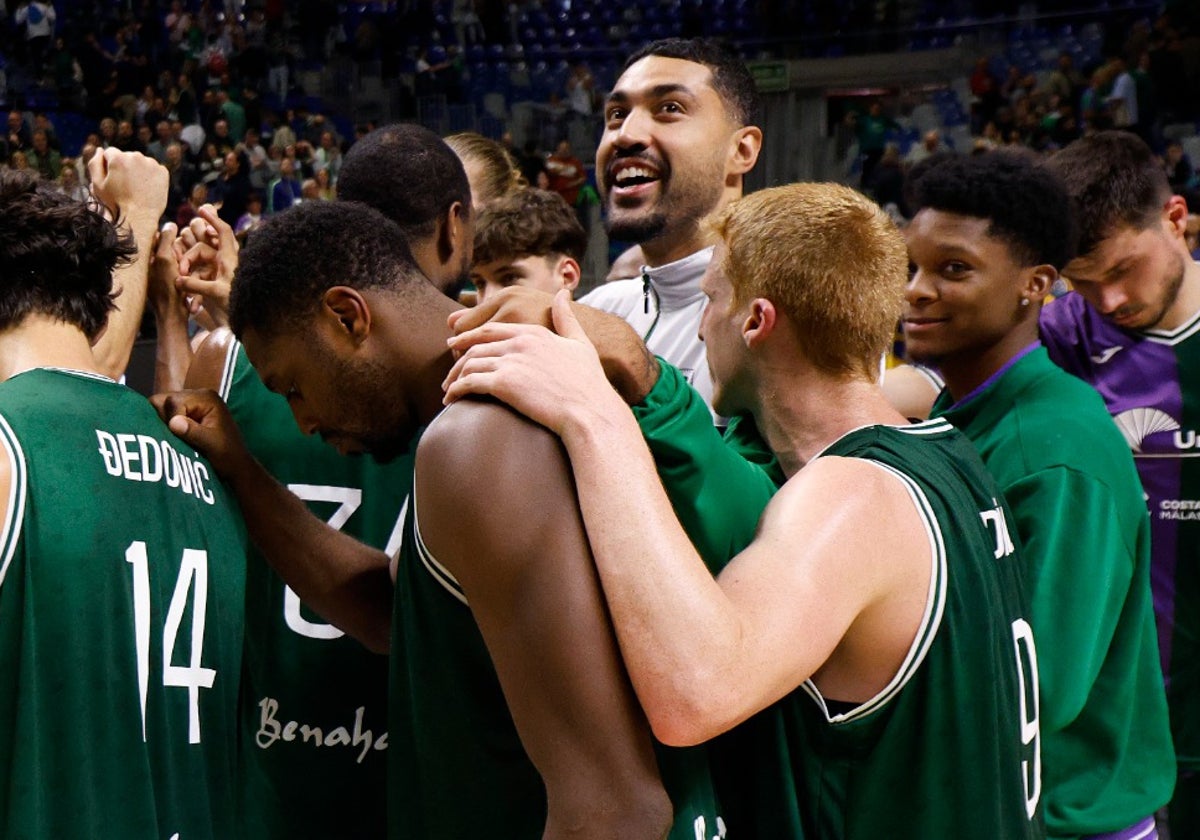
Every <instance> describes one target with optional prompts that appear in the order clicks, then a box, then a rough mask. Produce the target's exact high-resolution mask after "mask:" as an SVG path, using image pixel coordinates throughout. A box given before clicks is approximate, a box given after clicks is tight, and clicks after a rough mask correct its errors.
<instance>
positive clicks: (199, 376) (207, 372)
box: [184, 327, 237, 391]
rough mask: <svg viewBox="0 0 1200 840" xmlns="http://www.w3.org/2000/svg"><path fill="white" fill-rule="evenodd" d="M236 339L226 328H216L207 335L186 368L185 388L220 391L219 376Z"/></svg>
mask: <svg viewBox="0 0 1200 840" xmlns="http://www.w3.org/2000/svg"><path fill="white" fill-rule="evenodd" d="M236 341H237V339H236V338H234V336H233V332H232V331H231V330H230V329H229V328H228V327H218V328H217V329H215V330H213V331H212V332H210V333H209V334H208V338H206V339H205V340H204V341H203V343H201V344H200V346H199V347H197V348H196V352H195V354H194V355H193V356H192V363H191V365H190V366H189V367H188V372H187V378H186V379H185V380H184V387H185V388H209V389H211V390H213V391H218V390H220V387H221V376H222V374H223V373H224V371H225V362H226V360H227V359H228V358H229V352H230V350H231V349H232V347H233V345H234V344H235V343H236Z"/></svg>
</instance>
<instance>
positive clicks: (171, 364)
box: [146, 222, 192, 393]
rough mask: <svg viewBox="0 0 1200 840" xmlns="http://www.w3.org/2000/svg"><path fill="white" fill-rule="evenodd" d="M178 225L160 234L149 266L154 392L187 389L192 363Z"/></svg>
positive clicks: (148, 293) (148, 286) (169, 223)
mask: <svg viewBox="0 0 1200 840" xmlns="http://www.w3.org/2000/svg"><path fill="white" fill-rule="evenodd" d="M176 234H177V231H176V228H175V224H174V223H172V222H168V223H167V224H165V225H163V228H162V230H161V231H159V235H158V242H157V244H156V245H155V248H154V258H153V260H152V261H151V263H150V277H149V282H148V283H147V292H146V297H147V301H148V302H149V304H150V311H151V312H153V313H154V324H155V327H156V334H157V343H156V346H155V352H154V391H155V393H162V392H165V391H178V390H180V389H181V388H183V387H184V384H183V383H184V379H185V377H186V376H187V372H188V367H189V366H190V365H191V362H192V347H191V343H190V341H189V336H188V310H187V303H186V301H185V300H184V298H183V295H181V294H180V293H179V290H178V287H177V286H176V284H175V278H176V277H178V276H179V263H178V260H177V259H176V256H175V238H176Z"/></svg>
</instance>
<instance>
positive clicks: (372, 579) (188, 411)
mask: <svg viewBox="0 0 1200 840" xmlns="http://www.w3.org/2000/svg"><path fill="white" fill-rule="evenodd" d="M152 401H153V402H154V404H155V407H156V408H157V409H158V411H159V414H161V415H162V416H163V419H164V420H166V421H167V422H168V424H169V425H170V428H171V431H173V432H174V433H175V434H177V435H179V437H181V438H182V439H183V440H185V441H187V442H188V443H189V444H191V445H192V446H194V447H195V448H196V449H197V450H198V451H199V452H200V453H201V454H203V455H204V456H205V457H206V458H208V460H209V461H210V462H211V463H212V465H213V467H214V468H215V469H216V470H217V473H218V474H219V475H220V476H221V478H222V479H224V480H225V482H226V484H227V485H228V486H229V488H230V489H231V490H232V491H233V493H234V496H235V497H236V498H237V501H238V506H239V507H240V508H241V510H242V516H243V518H244V519H245V521H246V528H247V531H248V532H249V534H250V538H251V539H252V540H253V541H254V544H255V545H256V546H257V547H258V549H259V551H261V552H262V554H263V556H264V557H265V558H266V560H267V562H268V563H270V564H271V566H272V567H273V568H274V569H275V571H276V572H278V573H279V576H280V577H281V578H282V579H283V580H284V582H285V583H287V584H288V586H290V587H291V588H292V589H293V590H294V591H295V593H296V594H297V595H298V596H300V599H301V600H302V601H303V602H304V603H305V604H308V605H309V606H311V607H312V608H313V609H314V610H316V611H317V612H318V613H320V614H321V615H322V616H323V617H324V618H325V619H326V620H327V621H329V622H331V623H332V624H334V625H336V626H337V627H339V628H341V629H342V630H344V631H345V632H346V633H349V634H350V635H351V636H353V637H355V638H356V639H358V640H359V641H360V642H362V643H363V644H364V645H365V646H366V647H367V648H369V649H370V650H373V651H375V652H377V653H386V652H387V650H388V648H389V647H390V644H391V615H392V594H393V591H392V581H391V576H390V574H389V572H388V558H387V555H386V554H384V553H383V552H382V551H378V550H376V549H373V548H371V547H369V546H366V545H363V544H362V543H360V542H358V540H355V539H354V538H353V537H350V536H348V535H346V534H343V533H340V532H339V531H335V530H334V529H333V528H330V527H329V526H328V525H326V524H325V523H324V522H322V521H321V520H320V519H318V518H317V517H315V516H314V515H313V514H312V513H311V512H310V511H309V510H308V508H307V506H305V504H304V502H302V501H301V500H300V499H299V498H297V497H296V496H295V495H293V494H292V493H290V492H288V490H287V489H286V488H284V487H283V485H281V484H279V482H277V481H276V480H275V479H274V478H272V477H271V475H270V474H269V473H268V472H267V471H266V470H265V469H264V468H263V467H262V465H261V464H259V463H258V461H256V460H255V459H254V456H252V455H251V454H250V452H249V451H248V450H247V449H246V446H245V444H244V443H243V442H242V439H241V435H240V434H239V433H238V431H237V426H236V424H235V423H234V421H233V418H232V417H231V416H230V414H229V409H227V408H226V407H225V403H224V402H222V401H221V398H220V397H219V396H217V394H216V393H214V392H212V391H182V392H179V393H175V394H159V395H156V396H155V397H153V398H152Z"/></svg>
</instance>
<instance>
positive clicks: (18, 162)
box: [8, 149, 29, 169]
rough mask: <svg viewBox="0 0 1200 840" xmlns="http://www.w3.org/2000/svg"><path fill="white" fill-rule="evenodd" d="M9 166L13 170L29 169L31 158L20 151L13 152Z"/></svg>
mask: <svg viewBox="0 0 1200 840" xmlns="http://www.w3.org/2000/svg"><path fill="white" fill-rule="evenodd" d="M8 165H9V166H10V167H12V168H13V169H28V168H29V158H28V157H27V156H26V154H25V153H24V152H23V151H21V150H20V149H18V150H17V151H15V152H13V153H12V157H10V158H9V159H8Z"/></svg>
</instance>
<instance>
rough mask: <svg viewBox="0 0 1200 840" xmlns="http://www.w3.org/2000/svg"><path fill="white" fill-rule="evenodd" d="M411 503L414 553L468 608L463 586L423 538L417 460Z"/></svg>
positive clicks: (414, 466) (446, 588)
mask: <svg viewBox="0 0 1200 840" xmlns="http://www.w3.org/2000/svg"><path fill="white" fill-rule="evenodd" d="M409 502H410V503H411V505H412V520H413V551H415V552H416V555H417V557H418V558H419V559H420V561H421V565H422V566H424V567H425V571H427V572H428V573H429V575H430V577H432V578H433V579H434V581H435V582H437V584H438V586H440V587H442V588H443V589H445V590H446V591H447V592H448V593H450V595H451V596H452V597H453V598H454V599H455V600H457V601H459V602H461V603H462V604H464V605H466V606H470V604H468V603H467V596H466V594H465V593H464V592H463V588H462V585H461V584H460V583H459V582H458V580H457V579H455V577H454V575H453V574H451V573H450V570H449V569H447V568H446V567H445V566H443V565H442V564H441V563H439V562H438V560H437V558H436V557H434V556H433V552H431V551H430V550H429V547H428V546H426V545H425V540H424V539H423V538H422V537H421V518H420V515H419V513H420V507H418V505H417V465H416V459H414V460H413V480H412V495H411V496H409ZM397 575H399V572H397Z"/></svg>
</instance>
